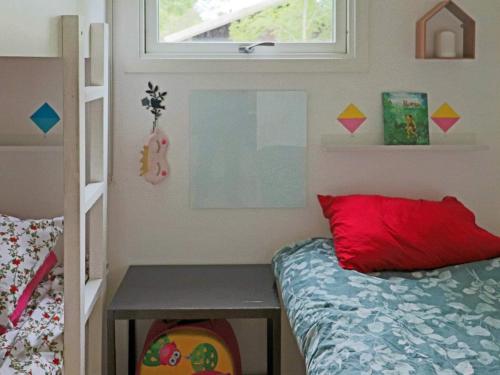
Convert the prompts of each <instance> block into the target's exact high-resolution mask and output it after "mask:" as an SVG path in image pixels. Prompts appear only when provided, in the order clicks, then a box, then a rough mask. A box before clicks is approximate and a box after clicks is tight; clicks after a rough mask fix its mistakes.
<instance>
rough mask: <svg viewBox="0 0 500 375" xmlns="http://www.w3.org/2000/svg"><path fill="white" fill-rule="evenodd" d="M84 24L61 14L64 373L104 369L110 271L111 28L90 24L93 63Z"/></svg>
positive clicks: (71, 374) (70, 373) (89, 372)
mask: <svg viewBox="0 0 500 375" xmlns="http://www.w3.org/2000/svg"><path fill="white" fill-rule="evenodd" d="M80 28H81V25H80V21H79V17H78V16H63V17H62V51H63V52H62V58H63V66H64V79H63V82H64V98H63V100H64V111H63V112H64V114H63V125H64V217H65V234H64V273H65V279H64V300H65V301H64V302H65V304H64V320H65V327H64V373H65V374H69V375H84V374H92V375H94V374H95V375H97V374H101V373H102V368H103V363H102V353H103V348H102V344H103V337H102V334H103V321H104V298H105V295H104V291H105V287H106V270H107V259H106V249H107V236H106V233H107V191H108V178H107V176H108V128H109V126H108V106H109V99H108V93H109V77H108V72H109V66H108V61H109V60H108V27H107V25H106V24H92V25H91V26H90V34H89V35H90V57H89V60H88V62H87V65H86V63H85V59H84V55H83V49H82V46H83V43H82V38H83V37H82V35H83V33H82V32H81V29H80ZM86 73H87V75H88V77H86ZM87 248H88V280H86V254H87V251H86V249H87ZM86 341H88V343H89V344H90V345H87V347H86V346H85V342H86Z"/></svg>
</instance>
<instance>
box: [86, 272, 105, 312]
mask: <svg viewBox="0 0 500 375" xmlns="http://www.w3.org/2000/svg"><path fill="white" fill-rule="evenodd" d="M101 294H102V279H94V280H89V281H87V283H86V284H85V291H84V302H85V321H87V320H88V319H89V317H90V315H91V314H92V310H93V309H94V306H95V303H96V302H97V300H98V299H99V297H100V296H101Z"/></svg>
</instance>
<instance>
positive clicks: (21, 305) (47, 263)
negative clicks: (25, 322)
mask: <svg viewBox="0 0 500 375" xmlns="http://www.w3.org/2000/svg"><path fill="white" fill-rule="evenodd" d="M61 233H62V220H58V219H44V220H20V219H17V218H14V217H10V216H5V215H0V270H1V271H2V272H0V326H2V327H5V328H12V327H14V326H15V324H16V323H17V321H18V320H19V317H20V316H21V314H22V312H23V311H24V309H25V308H26V305H27V303H28V301H29V299H30V297H31V294H32V293H33V291H34V290H35V288H36V287H37V286H38V284H39V283H40V281H41V280H42V279H43V278H44V277H45V275H46V274H47V272H49V271H50V270H51V269H52V267H53V266H54V265H55V263H56V261H57V259H56V256H55V253H53V252H52V251H51V250H52V249H53V248H54V246H55V244H56V242H57V239H58V237H59V235H60V234H61Z"/></svg>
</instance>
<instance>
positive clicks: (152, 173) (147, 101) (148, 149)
mask: <svg viewBox="0 0 500 375" xmlns="http://www.w3.org/2000/svg"><path fill="white" fill-rule="evenodd" d="M146 94H148V96H147V97H145V98H143V99H142V101H141V103H142V105H143V107H144V108H146V109H147V110H148V111H149V112H150V113H151V114H152V115H153V117H154V120H153V129H152V131H151V135H150V136H149V137H148V139H147V141H146V144H145V145H144V148H143V150H142V151H141V154H142V157H141V170H140V175H141V176H142V177H144V179H145V180H146V181H147V182H149V183H151V184H153V185H157V184H159V183H160V182H162V181H163V180H164V179H165V178H166V177H167V176H168V173H169V170H168V163H167V149H168V146H169V141H168V138H167V136H166V134H165V133H164V132H163V131H162V130H161V129H160V128H159V127H158V119H159V118H160V116H161V112H162V111H163V110H165V105H164V104H163V102H164V100H165V97H166V96H167V92H166V91H165V92H161V91H160V89H159V87H158V86H157V85H156V86H155V85H153V84H152V83H151V82H148V89H147V90H146Z"/></svg>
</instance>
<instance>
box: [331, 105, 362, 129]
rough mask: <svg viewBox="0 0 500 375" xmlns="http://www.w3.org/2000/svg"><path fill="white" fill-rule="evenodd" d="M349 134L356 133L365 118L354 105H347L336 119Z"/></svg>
mask: <svg viewBox="0 0 500 375" xmlns="http://www.w3.org/2000/svg"><path fill="white" fill-rule="evenodd" d="M337 120H338V121H339V122H340V123H341V124H342V125H343V126H344V128H346V129H347V130H348V131H349V132H350V133H354V132H356V130H358V128H359V127H360V126H361V125H362V124H363V123H364V122H365V121H366V116H365V114H364V113H363V112H361V111H360V110H359V108H358V107H356V106H355V105H354V104H349V105H348V106H347V108H346V109H345V110H344V112H342V113H341V114H340V115H339V117H338V119H337Z"/></svg>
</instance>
